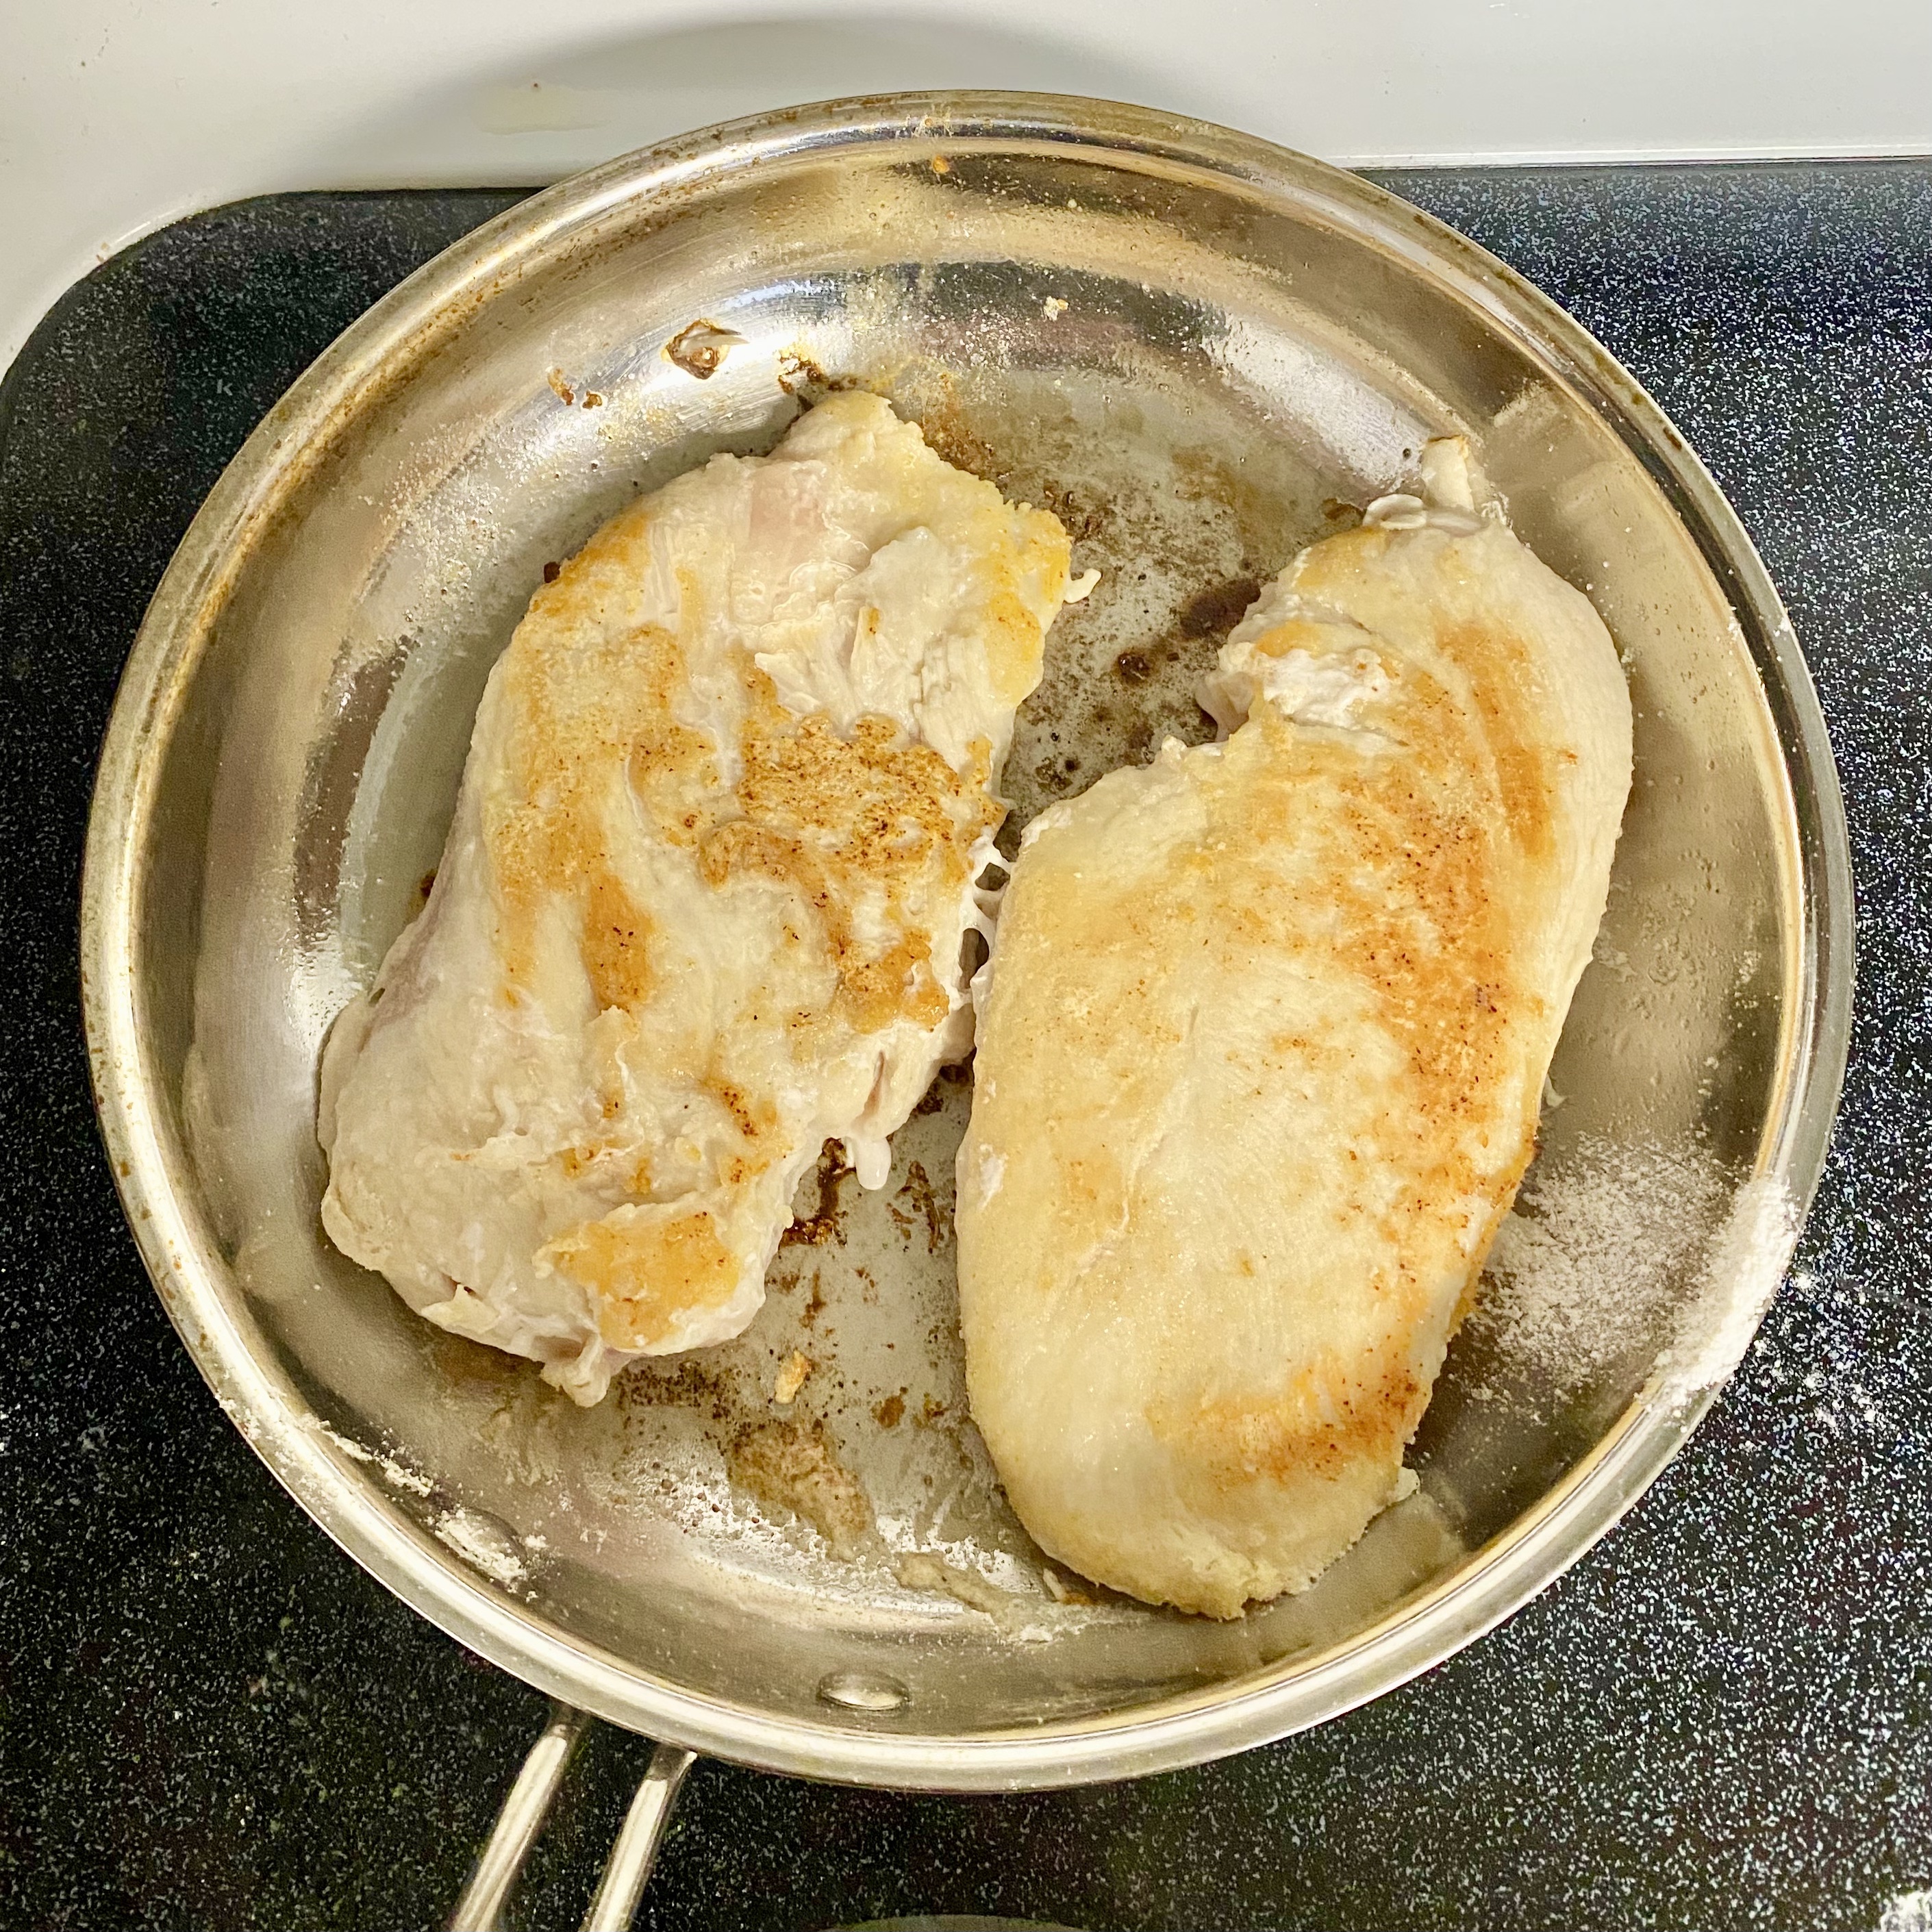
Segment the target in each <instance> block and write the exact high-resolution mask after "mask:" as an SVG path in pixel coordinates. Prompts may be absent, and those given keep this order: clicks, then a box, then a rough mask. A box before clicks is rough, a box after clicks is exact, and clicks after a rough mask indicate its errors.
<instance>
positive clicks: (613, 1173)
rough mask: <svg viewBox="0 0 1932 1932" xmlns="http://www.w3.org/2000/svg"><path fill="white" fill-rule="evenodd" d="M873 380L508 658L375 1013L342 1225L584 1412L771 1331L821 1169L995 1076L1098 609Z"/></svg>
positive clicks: (333, 1133) (873, 1174) (591, 575)
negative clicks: (1070, 597) (1073, 590)
mask: <svg viewBox="0 0 1932 1932" xmlns="http://www.w3.org/2000/svg"><path fill="white" fill-rule="evenodd" d="M1067 589H1068V583H1067V537H1066V535H1065V533H1064V531H1063V530H1062V529H1061V526H1060V525H1059V524H1058V523H1057V522H1056V521H1055V519H1054V518H1053V517H1052V516H1050V515H1049V514H1046V512H1044V511H1039V510H1034V509H1031V508H1028V507H1026V506H1025V505H1019V506H1018V507H1015V506H1013V505H1009V504H1007V503H1006V502H1004V501H1003V500H1002V499H1001V496H1000V494H999V492H998V490H996V489H995V487H993V486H992V484H989V483H985V482H981V481H977V480H976V479H975V478H972V477H971V476H968V475H965V474H964V473H963V472H961V471H959V470H957V469H954V468H953V467H952V466H950V465H949V464H948V463H945V462H944V461H943V460H941V458H939V457H938V456H937V455H935V454H934V453H933V452H932V451H930V450H929V449H927V448H926V444H925V443H924V441H923V440H922V437H921V436H920V434H919V431H918V430H917V429H916V428H915V427H913V425H910V424H907V423H904V422H900V421H899V420H898V418H897V417H895V416H894V415H893V413H892V410H891V409H890V408H889V407H888V406H887V405H886V404H884V403H883V402H882V401H879V400H878V399H877V398H874V397H871V396H865V395H841V396H835V397H834V398H832V399H831V400H830V401H827V402H826V403H823V404H821V405H820V407H817V409H815V410H812V411H811V413H809V414H808V415H807V416H805V417H804V418H802V419H801V420H800V421H799V422H798V423H797V424H796V425H794V427H793V428H792V430H791V431H790V433H789V434H787V436H786V437H785V439H784V441H783V442H782V443H781V444H780V445H779V446H778V449H776V451H775V452H774V453H773V454H772V455H770V456H769V457H767V458H753V459H745V458H735V457H728V456H721V457H718V458H714V459H713V460H712V461H711V462H710V463H708V464H706V466H704V467H703V468H702V469H698V470H697V471H694V472H692V473H691V474H689V475H685V476H683V477H681V478H679V479H678V480H677V481H675V482H673V483H671V484H669V485H668V486H667V487H665V488H664V489H663V490H659V491H658V493H656V494H655V495H654V496H649V497H647V498H645V499H643V500H642V501H640V502H637V503H636V504H635V505H633V506H632V507H631V508H629V509H628V510H626V511H624V512H623V513H622V514H620V515H619V516H618V517H615V518H614V519H613V520H612V521H611V522H610V523H608V524H607V525H606V526H604V528H603V529H601V530H600V531H598V533H597V534H596V535H595V536H594V537H592V538H591V540H590V541H589V543H587V544H586V545H585V546H584V547H583V550H580V552H579V553H577V556H574V558H572V559H571V561H570V562H568V563H567V564H565V565H564V566H563V568H562V571H561V572H560V573H559V574H558V575H557V577H556V580H555V581H554V582H552V583H546V584H545V585H544V587H543V588H542V589H540V590H538V592H537V593H536V595H535V597H534V598H532V600H531V603H530V606H529V613H528V614H527V615H526V616H525V617H524V619H523V622H521V623H520V625H518V627H517V631H516V633H515V634H514V637H512V638H511V641H510V643H509V646H508V649H507V650H506V651H505V653H504V655H503V657H502V660H501V661H499V663H498V664H497V665H496V667H495V669H494V670H493V672H492V673H491V674H490V680H489V684H488V686H487V689H486V691H485V692H484V697H483V701H482V704H481V708H480V709H479V711H478V715H477V719H476V724H475V735H474V737H473V739H472V742H471V745H470V751H469V762H468V764H467V766H466V769H465V772H464V775H463V786H462V790H461V794H460V800H459V802H458V807H457V811H456V817H455V824H454V826H452V829H451V832H450V835H449V844H448V847H447V848H446V851H445V853H444V855H443V862H442V865H441V866H440V869H439V870H438V872H437V877H436V881H435V885H434V889H433V890H432V892H431V895H430V898H429V901H428V904H427V905H426V907H425V909H424V910H423V912H422V916H420V917H419V919H417V920H416V922H415V923H414V924H413V926H410V928H409V929H407V931H406V932H404V934H403V935H402V936H401V938H399V939H398V941H396V943H395V946H394V947H393V948H392V950H391V951H390V952H389V956H388V957H387V958H386V959H385V960H384V961H383V965H382V968H381V970H380V973H379V974H377V978H376V981H375V983H374V986H373V987H372V988H371V990H370V992H368V995H366V996H365V998H362V999H361V1000H359V1001H356V1003H355V1004H353V1006H352V1007H350V1009H349V1010H348V1011H347V1012H346V1013H344V1015H343V1016H341V1019H340V1020H339V1021H338V1023H337V1025H336V1026H335V1028H334V1030H333V1031H332V1034H331V1037H330V1039H329V1044H328V1047H327V1049H326V1054H325V1057H324V1064H323V1094H322V1109H321V1116H320V1138H321V1139H322V1142H323V1146H324V1147H325V1148H326V1150H327V1152H328V1154H329V1190H328V1193H327V1194H326V1196H325V1197H324V1199H323V1222H324V1224H325V1226H326V1228H327V1229H328V1232H329V1235H330V1237H331V1238H332V1239H333V1240H334V1241H335V1244H336V1245H337V1246H338V1247H340V1248H341V1250H342V1251H343V1252H344V1253H345V1254H347V1255H348V1256H351V1257H352V1258H353V1259H355V1260H356V1261H359V1262H362V1263H363V1264H365V1265H366V1266H368V1267H370V1268H375V1269H377V1270H380V1271H381V1272H382V1273H383V1274H385V1275H386V1276H387V1277H389V1280H390V1281H391V1282H392V1283H393V1284H394V1286H395V1288H396V1289H397V1291H398V1293H400V1294H401V1295H402V1296H403V1297H404V1299H405V1300H406V1301H408V1302H409V1303H410V1305H411V1306H412V1307H414V1308H415V1309H416V1310H418V1311H419V1313H422V1314H423V1315H425V1316H427V1317H428V1319H430V1320H431V1321H432V1322H437V1323H439V1324H440V1325H442V1326H443V1327H444V1328H448V1329H452V1330H454V1331H456V1332H457V1333H458V1334H465V1335H469V1336H472V1337H475V1339H476V1340H478V1341H481V1342H486V1343H490V1344H491V1345H493V1346H495V1347H496V1348H499V1349H507V1350H509V1351H511V1352H514V1353H516V1354H518V1355H528V1356H532V1357H534V1358H535V1359H536V1360H538V1361H540V1362H541V1363H542V1364H544V1375H545V1376H546V1377H547V1378H548V1379H550V1380H551V1381H552V1382H556V1384H558V1385H559V1386H561V1387H562V1388H564V1389H565V1390H567V1391H568V1392H569V1393H570V1394H571V1395H572V1396H573V1397H575V1398H576V1399H577V1400H578V1401H579V1402H582V1403H592V1402H595V1401H596V1400H598V1398H599V1397H601V1396H602V1394H604V1391H605V1389H606V1388H607V1386H608V1384H609V1382H610V1377H611V1376H612V1374H613V1373H614V1372H615V1371H616V1370H617V1369H618V1368H619V1367H621V1366H622V1364H624V1363H625V1362H626V1361H628V1360H630V1359H631V1358H634V1357H635V1356H637V1355H657V1354H663V1353H667V1352H671V1351H673V1350H677V1349H689V1348H693V1347H695V1346H698V1345H700V1344H701V1343H709V1342H715V1341H720V1340H724V1339H726V1338H727V1337H730V1336H733V1335H735V1334H737V1333H738V1332H739V1331H740V1330H741V1329H742V1328H744V1326H745V1324H746V1323H747V1322H749V1321H750V1319H751V1316H752V1315H753V1314H754V1312H755V1311H756V1310H757V1307H758V1306H759V1304H760V1301H761V1300H762V1298H763V1279H764V1274H765V1268H766V1264H767V1262H769V1260H770V1259H771V1256H772V1252H773V1250H775V1247H776V1246H777V1244H778V1240H779V1238H780V1236H781V1234H782V1233H783V1232H784V1229H785V1228H786V1227H787V1225H788V1224H789V1223H790V1218H791V1204H792V1197H793V1189H794V1187H795V1184H796V1181H797V1179H798V1178H799V1174H800V1172H801V1170H802V1169H803V1168H804V1167H805V1166H806V1165H807V1164H808V1163H811V1161H812V1160H814V1159H815V1158H816V1157H817V1154H818V1153H819V1151H820V1148H821V1147H822V1145H823V1143H824V1142H826V1139H828V1138H839V1139H843V1140H844V1143H845V1145H846V1147H847V1149H848V1151H849V1152H850V1157H851V1158H852V1159H853V1162H854V1164H855V1165H856V1167H857V1169H858V1171H859V1178H860V1179H861V1180H862V1181H865V1182H866V1183H867V1184H869V1185H872V1186H877V1185H878V1184H880V1182H882V1181H883V1179H884V1177H885V1169H886V1147H885V1139H886V1136H887V1135H888V1134H889V1133H892V1130H894V1129H895V1127H898V1125H899V1124H900V1123H901V1121H904V1118H906V1116H907V1114H908V1113H909V1112H910V1110H911V1109H912V1107H913V1104H914V1103H915V1102H916V1101H917V1100H918V1099H919V1096H920V1095H921V1094H922V1093H923V1092H924V1091H925V1089H926V1085H927V1084H928V1082H929V1080H930V1079H931V1077H932V1073H933V1071H934V1070H935V1067H936V1066H937V1065H938V1064H939V1063H940V1062H941V1061H942V1060H944V1059H946V1058H956V1057H958V1056H959V1055H961V1054H962V1053H963V1052H965V1049H966V1047H967V1046H968V1043H969V1041H970V1038H971V1008H970V1006H969V1004H968V1001H967V998H966V995H965V989H964V987H963V986H962V961H961V953H962V942H963V941H964V938H965V935H966V933H967V932H968V930H969V929H973V928H975V927H976V926H982V923H983V919H982V913H981V912H980V906H979V903H978V901H977V898H976V896H975V880H976V875H977V874H978V872H979V871H980V868H981V867H982V865H983V862H984V860H985V859H986V855H987V854H988V853H989V852H990V850H991V838H992V833H993V831H994V829H995V827H996V826H998V823H999V821H1000V819H1001V815H1002V807H1001V805H1000V803H999V802H998V799H997V798H996V797H995V792H994V786H995V782H996V781H997V778H998V773H999V769H1000V765H1001V760H1002V759H1003V757H1004V756H1005V754H1006V751H1007V745H1008V743H1009V742H1010V738H1011V735H1012V730H1013V712H1014V709H1015V707H1016V706H1017V705H1018V704H1019V702H1020V700H1022V698H1024V697H1025V696H1026V695H1027V694H1028V692H1029V691H1031V690H1032V688H1034V684H1035V683H1036V682H1037V680H1038V679H1039V676H1040V654H1041V648H1042V643H1043V637H1044V635H1045V633H1046V628H1047V626H1048V625H1049V624H1050V623H1051V622H1052V620H1053V617H1054V614H1055V612H1056V611H1057V610H1058V609H1059V607H1060V606H1061V602H1062V601H1063V599H1064V597H1065V595H1067Z"/></svg>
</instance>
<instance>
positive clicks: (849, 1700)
mask: <svg viewBox="0 0 1932 1932" xmlns="http://www.w3.org/2000/svg"><path fill="white" fill-rule="evenodd" d="M818 1695H819V1697H820V1700H822V1701H823V1703H827V1704H837V1705H839V1706H842V1707H843V1708H844V1709H846V1710H847V1711H896V1710H898V1709H901V1707H902V1706H904V1705H905V1704H907V1703H909V1702H910V1700H911V1697H912V1693H911V1692H910V1691H908V1690H907V1688H905V1686H904V1685H903V1684H901V1682H899V1680H898V1679H897V1678H896V1677H887V1676H885V1675H884V1674H883V1673H881V1672H879V1671H876V1670H832V1671H828V1672H827V1673H826V1675H825V1676H823V1677H821V1678H820V1679H819V1680H818Z"/></svg>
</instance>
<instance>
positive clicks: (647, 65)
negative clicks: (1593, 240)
mask: <svg viewBox="0 0 1932 1932" xmlns="http://www.w3.org/2000/svg"><path fill="white" fill-rule="evenodd" d="M935 86H941V87H943V86H1007V87H1030V88H1041V89H1051V90H1054V91H1057V92H1070V93H1085V94H1095V95H1109V96H1112V97H1114V98H1119V99H1124V100H1130V101H1140V102H1143V103H1145V104H1150V105H1153V106H1156V107H1169V108H1174V109H1177V110H1181V111H1182V112H1184V113H1190V114H1195V115H1202V116H1205V117H1206V118H1210V119H1213V120H1217V121H1226V122H1228V123H1230V124H1233V125H1235V126H1237V127H1243V128H1245V129H1247V130H1250V131H1251V132H1253V133H1259V134H1262V135H1265V136H1268V137H1270V138H1271V139H1274V140H1277V141H1280V142H1284V143H1286V144H1287V145H1290V146H1293V147H1298V148H1304V149H1307V151H1310V152H1312V153H1314V154H1320V155H1322V156H1324V157H1327V158H1328V159H1330V160H1337V161H1342V162H1353V163H1365V162H1375V161H1391V162H1392V161H1409V160H1424V161H1450V160H1503V159H1563V160H1575V159H1595V158H1604V159H1619V160H1621V159H1630V158H1636V157H1685V156H1699V157H1705V156H1718V157H1724V156H1747V155H1765V154H1883V153H1899V152H1920V153H1923V152H1932V0H1803V4H1801V0H971V4H970V5H966V4H962V0H871V5H865V4H863V0H859V3H858V4H853V5H847V4H844V0H0V244H4V246H0V367H4V365H5V363H6V362H8V361H9V360H10V359H11V357H12V356H13V353H14V351H15V350H16V349H17V347H18V346H19V344H20V341H21V340H22V339H23V337H24V335H26V332H27V330H28V329H30V328H31V326H32V325H33V323H34V321H35V320H37V319H38V317H39V316H40V314H42V313H43V311H45V309H46V307H47V306H48V305H49V303H51V302H52V301H53V300H54V299H55V297H56V296H58V295H59V294H60V293H61V292H62V290H64V289H65V287H68V285H69V284H71V283H72V282H73V281H74V280H75V279H76V278H77V277H78V276H79V275H82V274H83V273H84V272H86V269H88V268H89V267H90V266H92V264H93V263H95V262H96V261H98V260H102V259H104V258H105V257H107V255H108V254H111V253H112V252H113V251H114V250H115V248H119V247H121V246H122V245H124V244H125V243H126V242H128V241H130V240H131V239H133V237H135V236H137V235H139V234H140V233H143V232H145V230H147V229H151V228H152V227H154V226H158V225H159V224H160V223H163V222H165V221H167V220H171V219H172V218H173V217H175V216H176V215H178V214H184V213H186V212H187V211H190V210H192V209H194V208H204V207H208V206H211V205H214V204H217V203H218V202H223V201H228V200H232V199H235V198H236V197H237V196H242V195H246V194H252V193H261V192H263V191H264V190H271V189H280V188H296V187H378V186H389V185H395V184H450V183H472V184H474V183H490V184H522V183H535V182H539V181H547V180H550V179H552V178H555V177H556V176H557V175H560V174H564V173H567V172H570V171H571V170H572V169H576V168H577V167H580V166H584V165H586V164H587V163H590V162H592V161H595V160H601V159H603V158H604V157H607V156H609V155H610V154H617V153H620V152H622V151H624V150H625V149H626V148H632V147H636V146H638V145H641V144H643V143H644V142H648V141H650V140H652V139H657V138H658V137H660V136H664V135H666V134H670V133H677V132H679V131H681V130H683V129H685V128H688V127H696V126H699V125H701V124H703V123H705V122H706V121H714V120H718V119H722V118H726V117H728V116H730V115H736V114H742V113H750V112H751V111H753V110H757V109H759V108H763V107H777V106H781V105H784V104H790V103H793V102H796V101H810V100H816V99H822V98H826V97H827V96H829V95H840V94H851V93H860V92H873V91H875V90H880V89H890V88H901V87H935Z"/></svg>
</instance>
